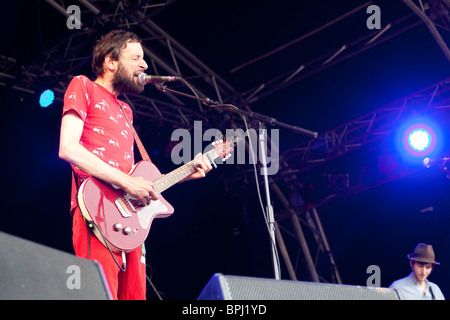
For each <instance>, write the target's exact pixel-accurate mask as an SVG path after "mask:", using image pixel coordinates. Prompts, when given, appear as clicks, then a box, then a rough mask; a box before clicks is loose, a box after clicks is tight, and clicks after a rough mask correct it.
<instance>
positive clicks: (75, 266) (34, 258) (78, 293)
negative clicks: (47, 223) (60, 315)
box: [0, 232, 111, 300]
mask: <svg viewBox="0 0 450 320" xmlns="http://www.w3.org/2000/svg"><path fill="white" fill-rule="evenodd" d="M0 299H1V300H110V299H111V295H110V291H109V287H108V284H107V282H106V279H105V277H104V273H103V269H102V268H101V266H100V264H99V263H98V262H96V261H89V260H86V259H81V258H78V257H76V256H75V255H72V254H70V253H67V252H63V251H60V250H56V249H52V248H50V247H46V246H44V245H41V244H38V243H35V242H31V241H29V240H25V239H21V238H18V237H16V236H12V235H9V234H6V233H3V232H0Z"/></svg>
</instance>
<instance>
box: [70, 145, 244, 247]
mask: <svg viewBox="0 0 450 320" xmlns="http://www.w3.org/2000/svg"><path fill="white" fill-rule="evenodd" d="M236 141H237V140H236V139H235V140H229V141H222V140H218V141H217V142H213V147H214V148H213V149H211V150H210V151H208V152H206V153H204V154H203V155H202V157H203V159H207V160H208V161H210V162H211V164H212V165H213V166H214V167H216V166H217V165H216V163H215V160H216V159H218V158H222V159H227V158H228V157H229V156H230V155H231V154H230V153H231V151H232V150H233V149H234V145H235V144H236ZM196 171H197V164H196V161H195V159H194V160H192V161H190V162H188V163H186V164H185V165H183V166H181V167H178V168H177V169H175V170H173V171H172V172H170V173H168V174H166V175H162V174H161V172H160V171H159V170H158V168H157V167H156V166H155V165H154V164H153V163H152V162H150V161H145V160H143V161H140V162H138V163H137V164H136V165H135V166H134V167H133V169H132V170H131V172H130V173H129V175H131V176H133V177H142V178H144V179H147V180H149V181H152V182H153V184H154V188H155V190H156V192H157V193H158V194H161V193H162V192H163V191H164V190H167V189H168V188H170V187H171V186H173V185H174V184H176V183H178V182H179V181H181V180H183V179H184V178H186V177H187V176H189V175H190V174H192V173H194V172H196ZM77 198H78V204H79V207H80V210H81V213H82V215H83V217H84V219H85V220H86V223H87V225H88V227H90V228H91V229H92V231H93V232H94V234H95V236H96V237H97V238H98V239H99V240H100V242H102V244H103V245H105V246H106V247H108V248H110V249H111V250H112V251H114V252H120V251H124V252H130V251H132V250H134V249H136V248H137V247H139V246H140V245H142V244H143V243H144V241H145V239H146V238H147V236H148V233H149V231H150V226H151V224H152V221H153V219H154V218H165V217H168V216H170V215H171V214H172V213H173V212H174V208H173V207H172V206H171V205H170V203H169V202H167V201H166V200H165V199H164V198H163V197H162V196H161V195H160V197H159V198H158V199H157V200H152V201H151V202H150V204H149V205H147V206H144V205H142V204H141V203H140V202H139V201H137V200H136V199H135V198H133V197H131V196H130V195H129V194H127V193H126V192H125V191H123V190H122V189H120V188H118V187H116V186H114V185H111V184H109V183H105V182H103V181H101V180H98V179H96V178H94V177H89V178H88V179H86V180H85V181H84V182H83V183H82V184H81V186H80V188H79V190H78V197H77Z"/></svg>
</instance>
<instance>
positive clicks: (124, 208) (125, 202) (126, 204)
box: [114, 194, 137, 218]
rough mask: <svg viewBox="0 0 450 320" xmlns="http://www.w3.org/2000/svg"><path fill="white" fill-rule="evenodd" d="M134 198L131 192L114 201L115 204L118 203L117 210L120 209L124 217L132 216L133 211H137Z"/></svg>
mask: <svg viewBox="0 0 450 320" xmlns="http://www.w3.org/2000/svg"><path fill="white" fill-rule="evenodd" d="M132 200H133V197H131V196H130V195H129V194H126V195H124V196H123V197H119V198H117V199H116V201H114V204H115V205H116V207H117V210H119V212H120V214H121V215H122V217H124V218H129V217H131V214H132V212H134V213H136V212H137V211H136V208H135V207H134V206H133V203H132Z"/></svg>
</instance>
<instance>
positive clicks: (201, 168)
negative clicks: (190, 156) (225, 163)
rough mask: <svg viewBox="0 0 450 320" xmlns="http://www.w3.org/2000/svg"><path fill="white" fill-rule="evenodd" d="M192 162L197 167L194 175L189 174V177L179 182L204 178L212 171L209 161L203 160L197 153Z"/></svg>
mask: <svg viewBox="0 0 450 320" xmlns="http://www.w3.org/2000/svg"><path fill="white" fill-rule="evenodd" d="M194 162H195V163H196V165H197V171H195V172H194V173H192V174H190V175H189V176H187V177H186V178H184V179H183V180H181V182H183V181H189V180H193V179H200V178H204V177H205V176H206V174H207V173H208V172H209V171H211V169H212V165H211V163H210V162H209V160H208V159H206V158H204V157H203V155H202V154H201V153H199V154H197V155H196V156H195V158H194Z"/></svg>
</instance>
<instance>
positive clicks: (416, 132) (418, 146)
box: [401, 122, 438, 158]
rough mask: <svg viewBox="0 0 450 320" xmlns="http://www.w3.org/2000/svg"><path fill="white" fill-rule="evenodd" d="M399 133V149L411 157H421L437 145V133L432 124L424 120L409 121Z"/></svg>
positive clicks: (433, 149)
mask: <svg viewBox="0 0 450 320" xmlns="http://www.w3.org/2000/svg"><path fill="white" fill-rule="evenodd" d="M404 128H405V127H404ZM401 135H402V137H401V146H402V148H401V149H402V150H403V152H405V153H406V154H407V155H408V156H410V157H413V158H418V157H419V158H420V157H422V158H423V157H425V156H427V155H429V154H431V153H432V152H434V151H435V149H436V148H437V147H438V135H437V134H436V130H435V128H434V126H432V125H430V124H427V123H425V122H414V123H410V124H409V125H408V126H406V129H403V130H402V131H401Z"/></svg>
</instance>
